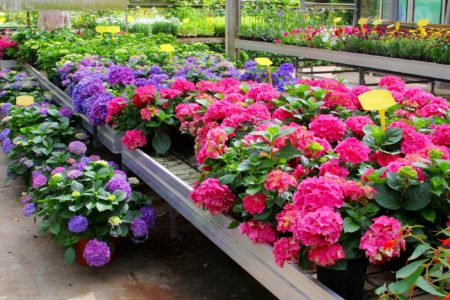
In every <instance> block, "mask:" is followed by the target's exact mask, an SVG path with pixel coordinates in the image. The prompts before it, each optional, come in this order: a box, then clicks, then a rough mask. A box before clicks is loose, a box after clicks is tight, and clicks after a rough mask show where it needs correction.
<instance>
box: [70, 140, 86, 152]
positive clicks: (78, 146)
mask: <svg viewBox="0 0 450 300" xmlns="http://www.w3.org/2000/svg"><path fill="white" fill-rule="evenodd" d="M67 150H68V151H69V152H70V153H73V154H75V155H78V156H81V155H83V154H85V153H86V151H87V147H86V145H85V144H84V143H83V142H80V141H75V142H71V143H70V144H69V146H68V147H67Z"/></svg>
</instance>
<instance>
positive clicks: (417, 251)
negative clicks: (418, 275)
mask: <svg viewBox="0 0 450 300" xmlns="http://www.w3.org/2000/svg"><path fill="white" fill-rule="evenodd" d="M428 249H430V245H429V244H420V245H419V246H417V247H416V249H414V252H413V253H412V254H411V256H410V257H409V258H408V260H414V259H416V258H418V257H419V256H421V255H422V254H424V253H425V252H426V251H427V250H428Z"/></svg>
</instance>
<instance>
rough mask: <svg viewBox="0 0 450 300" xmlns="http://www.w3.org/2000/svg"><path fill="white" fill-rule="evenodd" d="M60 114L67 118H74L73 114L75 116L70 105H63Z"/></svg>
mask: <svg viewBox="0 0 450 300" xmlns="http://www.w3.org/2000/svg"><path fill="white" fill-rule="evenodd" d="M59 115H60V116H61V117H66V118H69V119H70V118H72V116H73V111H72V109H71V108H69V107H63V108H61V109H60V110H59Z"/></svg>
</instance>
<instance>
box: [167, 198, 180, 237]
mask: <svg viewBox="0 0 450 300" xmlns="http://www.w3.org/2000/svg"><path fill="white" fill-rule="evenodd" d="M169 215H170V238H171V239H172V240H181V236H180V234H179V233H178V230H177V211H176V210H175V209H174V208H173V207H172V206H170V208H169Z"/></svg>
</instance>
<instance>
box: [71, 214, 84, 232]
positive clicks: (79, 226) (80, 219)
mask: <svg viewBox="0 0 450 300" xmlns="http://www.w3.org/2000/svg"><path fill="white" fill-rule="evenodd" d="M87 227H88V220H87V219H86V218H85V217H84V216H82V215H78V216H73V217H72V218H71V219H70V220H69V223H68V224H67V228H69V230H70V231H72V232H74V233H80V232H83V231H86V229H87Z"/></svg>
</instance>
